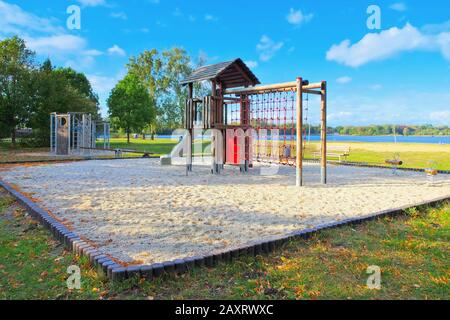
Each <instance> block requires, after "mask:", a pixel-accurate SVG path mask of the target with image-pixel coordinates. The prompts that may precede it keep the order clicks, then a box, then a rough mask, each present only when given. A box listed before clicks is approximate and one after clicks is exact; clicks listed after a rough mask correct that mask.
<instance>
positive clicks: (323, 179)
mask: <svg viewBox="0 0 450 320" xmlns="http://www.w3.org/2000/svg"><path fill="white" fill-rule="evenodd" d="M320 91H321V104H320V110H321V122H322V123H321V135H320V139H321V145H322V147H321V150H322V157H321V165H320V180H321V183H322V184H326V183H327V82H326V81H322V85H321V89H320Z"/></svg>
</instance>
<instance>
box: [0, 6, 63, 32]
mask: <svg viewBox="0 0 450 320" xmlns="http://www.w3.org/2000/svg"><path fill="white" fill-rule="evenodd" d="M0 16H1V19H0V34H2V33H5V34H7V33H15V34H23V33H24V31H25V30H27V31H38V32H62V31H63V29H62V28H60V27H57V26H55V25H54V23H53V21H52V20H50V19H45V18H40V17H38V16H36V15H34V14H31V13H28V12H26V11H24V10H22V8H20V7H19V6H17V5H15V4H9V3H7V2H4V1H1V0H0Z"/></svg>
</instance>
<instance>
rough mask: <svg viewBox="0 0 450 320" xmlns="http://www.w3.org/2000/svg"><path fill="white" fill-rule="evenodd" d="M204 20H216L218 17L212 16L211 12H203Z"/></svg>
mask: <svg viewBox="0 0 450 320" xmlns="http://www.w3.org/2000/svg"><path fill="white" fill-rule="evenodd" d="M205 20H206V21H217V20H218V18H217V17H215V16H213V15H212V14H209V13H207V14H205Z"/></svg>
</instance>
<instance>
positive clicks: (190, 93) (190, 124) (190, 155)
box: [186, 83, 194, 172]
mask: <svg viewBox="0 0 450 320" xmlns="http://www.w3.org/2000/svg"><path fill="white" fill-rule="evenodd" d="M193 98H194V85H193V83H189V84H188V99H189V101H190V103H189V104H188V109H189V110H188V113H189V122H188V130H189V136H190V137H189V141H188V143H189V147H188V152H187V155H186V158H187V165H186V170H187V172H190V171H192V160H193V153H192V150H193V149H194V137H193V133H194V114H193V109H194V108H193V107H194V106H193V101H192V99H193Z"/></svg>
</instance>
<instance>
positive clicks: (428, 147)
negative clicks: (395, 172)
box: [306, 142, 450, 170]
mask: <svg viewBox="0 0 450 320" xmlns="http://www.w3.org/2000/svg"><path fill="white" fill-rule="evenodd" d="M317 145H318V144H317V143H311V144H310V145H308V146H307V150H306V157H307V158H312V156H311V153H312V152H314V151H316V149H317ZM328 145H329V146H333V145H340V146H349V147H350V156H349V157H348V158H347V161H351V162H363V163H367V164H374V165H386V164H385V161H386V160H387V159H394V157H395V156H396V155H398V156H399V158H400V160H402V161H403V166H402V167H403V168H422V169H424V168H429V167H430V161H432V162H434V163H435V164H436V169H439V170H450V145H438V144H419V143H399V144H395V143H362V142H329V143H328ZM333 160H336V159H333Z"/></svg>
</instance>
